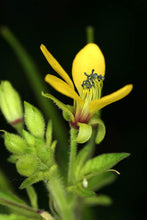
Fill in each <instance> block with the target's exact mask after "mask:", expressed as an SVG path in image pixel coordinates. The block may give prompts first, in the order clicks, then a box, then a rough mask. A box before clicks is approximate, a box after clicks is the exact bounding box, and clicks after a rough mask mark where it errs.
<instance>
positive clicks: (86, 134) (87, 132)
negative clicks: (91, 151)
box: [76, 123, 92, 144]
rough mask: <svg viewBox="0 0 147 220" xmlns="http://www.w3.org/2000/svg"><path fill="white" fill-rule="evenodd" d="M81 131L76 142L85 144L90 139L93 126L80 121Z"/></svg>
mask: <svg viewBox="0 0 147 220" xmlns="http://www.w3.org/2000/svg"><path fill="white" fill-rule="evenodd" d="M78 126H79V132H78V135H77V138H76V142H77V143H79V144H83V143H85V142H87V141H88V140H89V138H90V137H91V135H92V127H91V126H90V125H88V124H85V123H78Z"/></svg>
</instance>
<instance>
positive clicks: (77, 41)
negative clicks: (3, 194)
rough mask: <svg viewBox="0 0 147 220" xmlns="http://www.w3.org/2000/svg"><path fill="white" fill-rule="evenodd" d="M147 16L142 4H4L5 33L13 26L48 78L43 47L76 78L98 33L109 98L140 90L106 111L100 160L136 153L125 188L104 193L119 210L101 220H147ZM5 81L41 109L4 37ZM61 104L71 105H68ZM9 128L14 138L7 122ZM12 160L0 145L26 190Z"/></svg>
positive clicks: (65, 0)
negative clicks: (75, 65) (90, 35)
mask: <svg viewBox="0 0 147 220" xmlns="http://www.w3.org/2000/svg"><path fill="white" fill-rule="evenodd" d="M145 14H146V5H145V1H143V0H134V1H133V0H132V1H129V0H124V1H115V0H114V1H103V2H102V1H98V0H97V1H70V0H62V1H56V0H54V1H49V0H48V1H47V0H42V1H41V0H30V1H27V0H26V1H18V0H13V1H11V0H1V2H0V25H6V26H8V27H9V28H10V29H11V30H12V31H13V33H14V34H15V35H16V36H17V38H18V39H19V40H20V42H21V43H22V44H23V46H24V47H25V48H26V49H27V51H28V52H29V53H30V55H31V56H32V57H33V58H34V60H35V62H36V63H37V66H38V68H39V70H40V72H41V73H42V77H44V76H45V74H46V73H47V72H48V71H50V72H51V73H53V71H52V70H51V68H50V67H49V65H48V64H47V62H46V60H45V59H44V57H43V56H42V54H41V52H40V49H39V46H40V44H41V43H44V44H45V45H46V46H47V47H48V49H49V50H50V51H51V52H52V53H53V55H54V56H55V57H56V58H57V60H58V61H59V62H60V63H61V64H62V66H63V67H64V69H65V70H66V71H67V72H68V73H69V74H70V72H71V65H72V60H73V58H74V56H75V54H76V53H77V52H78V51H79V50H80V49H81V48H82V47H83V46H84V45H85V44H86V34H85V28H86V26H87V25H92V26H93V27H94V28H95V42H96V43H97V44H98V45H99V46H100V48H101V50H102V51H103V54H104V56H105V59H106V79H105V82H104V89H103V93H104V95H105V94H109V93H111V92H113V91H115V90H117V89H119V88H120V87H122V86H124V85H125V84H128V83H133V84H134V89H133V92H132V93H131V94H130V95H129V96H128V97H126V98H125V99H123V100H121V101H120V102H118V103H114V104H112V105H110V106H108V107H106V108H105V109H104V110H103V119H104V121H105V123H106V127H107V135H106V138H105V140H104V141H103V142H102V143H101V145H100V146H98V147H97V153H102V152H122V151H124V152H130V153H131V157H129V158H128V159H126V160H125V161H122V162H121V163H120V164H119V165H118V166H117V170H119V171H120V173H121V175H120V176H119V178H118V180H117V181H116V182H115V183H114V184H113V185H111V186H109V187H106V188H105V189H104V190H103V191H102V192H103V193H105V192H106V193H107V194H109V195H111V196H112V198H113V200H114V204H113V206H111V207H108V208H107V207H98V208H96V209H94V212H95V216H96V217H95V219H99V220H105V219H106V220H107V219H109V220H111V219H113V220H124V219H127V220H135V219H145V215H144V214H145V200H146V194H145V173H146V169H145V159H146V106H145V103H146V94H147V93H146V85H147V81H146V79H147V77H146V72H145V61H146V57H145V46H146V43H145V31H144V30H145V27H146V22H145ZM0 78H1V79H2V80H9V81H11V82H12V84H13V86H14V87H15V88H16V89H17V90H18V91H19V93H20V94H21V97H22V99H23V100H26V101H29V102H31V103H32V104H34V105H36V106H37V105H38V104H37V102H36V100H35V98H34V95H33V93H32V90H31V87H30V86H29V83H28V82H27V79H26V77H25V75H24V73H23V68H22V67H21V65H20V64H19V62H18V60H17V58H16V56H15V55H14V53H13V51H12V50H11V48H10V47H9V46H8V44H7V43H6V42H5V41H4V39H3V38H2V37H0ZM57 95H58V94H57ZM59 97H60V99H62V100H63V101H64V102H66V101H67V100H66V99H65V97H63V96H60V95H58V98H59ZM68 101H69V100H68ZM59 114H61V113H59ZM2 128H5V129H7V130H10V128H9V127H8V128H7V126H6V124H5V121H4V119H3V117H2V115H0V129H2ZM67 128H68V127H67ZM7 156H8V152H7V151H6V150H5V148H4V146H3V142H2V140H1V146H0V163H1V168H2V169H3V170H5V172H6V173H7V175H8V177H9V179H10V181H11V182H12V184H13V185H15V186H19V184H20V182H21V180H22V179H23V178H21V177H20V176H18V175H17V174H16V173H15V168H14V166H13V165H11V164H9V163H8V162H5V161H6V157H7ZM41 193H43V195H44V194H45V193H46V192H45V191H44V190H43V189H41V190H40V194H41ZM40 197H41V195H40ZM43 202H44V199H43V200H42V202H41V204H40V206H41V207H42V208H43Z"/></svg>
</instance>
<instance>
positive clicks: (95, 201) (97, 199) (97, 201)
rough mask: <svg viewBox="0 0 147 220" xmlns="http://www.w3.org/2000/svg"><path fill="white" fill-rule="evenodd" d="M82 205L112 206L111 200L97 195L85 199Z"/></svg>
mask: <svg viewBox="0 0 147 220" xmlns="http://www.w3.org/2000/svg"><path fill="white" fill-rule="evenodd" d="M84 204H85V205H87V206H94V205H95V206H97V205H102V206H108V205H111V204H112V199H111V198H110V197H109V196H106V195H97V196H94V197H90V198H85V199H84Z"/></svg>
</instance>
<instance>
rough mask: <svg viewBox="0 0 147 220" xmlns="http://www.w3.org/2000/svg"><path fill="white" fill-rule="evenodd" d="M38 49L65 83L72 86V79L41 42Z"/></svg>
mask: <svg viewBox="0 0 147 220" xmlns="http://www.w3.org/2000/svg"><path fill="white" fill-rule="evenodd" d="M40 49H41V51H42V53H43V54H44V56H45V58H46V59H47V61H48V62H49V64H50V65H51V67H52V68H53V69H54V70H55V71H56V72H57V73H58V74H59V75H60V76H61V77H62V78H63V79H64V80H65V81H66V82H67V84H69V85H70V86H71V87H72V88H74V86H73V83H72V80H71V79H70V77H69V76H68V74H67V73H66V72H65V70H64V69H63V68H62V66H61V65H60V64H59V63H58V61H57V60H56V59H55V58H54V57H53V56H52V54H51V53H50V52H49V51H48V50H47V48H46V47H45V46H44V45H43V44H41V46H40Z"/></svg>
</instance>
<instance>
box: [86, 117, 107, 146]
mask: <svg viewBox="0 0 147 220" xmlns="http://www.w3.org/2000/svg"><path fill="white" fill-rule="evenodd" d="M89 124H90V125H98V128H97V135H96V138H95V142H96V144H100V143H101V142H102V140H103V139H104V137H105V135H106V127H105V124H104V122H103V121H102V120H101V119H100V118H99V117H98V116H97V115H95V116H93V117H92V118H91V119H90V121H89Z"/></svg>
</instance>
